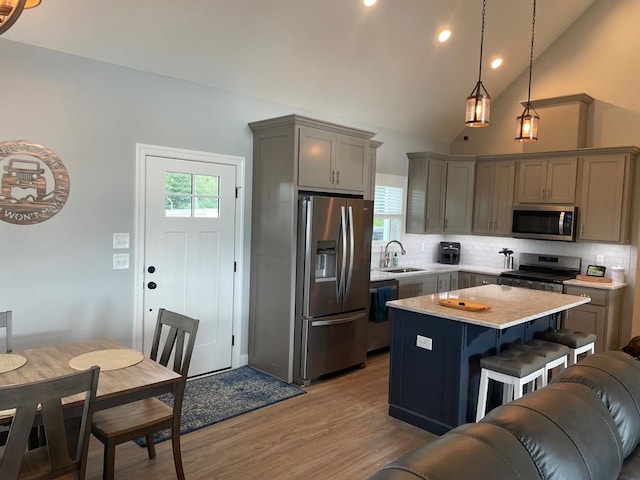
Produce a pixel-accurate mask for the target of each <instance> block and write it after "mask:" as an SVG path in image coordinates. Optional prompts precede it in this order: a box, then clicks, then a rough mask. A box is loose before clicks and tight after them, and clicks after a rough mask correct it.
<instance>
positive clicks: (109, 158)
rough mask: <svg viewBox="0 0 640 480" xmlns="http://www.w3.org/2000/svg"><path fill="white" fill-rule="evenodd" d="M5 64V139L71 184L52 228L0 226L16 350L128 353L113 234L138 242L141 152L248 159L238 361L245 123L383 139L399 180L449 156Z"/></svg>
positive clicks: (249, 104) (211, 102) (38, 51)
mask: <svg viewBox="0 0 640 480" xmlns="http://www.w3.org/2000/svg"><path fill="white" fill-rule="evenodd" d="M0 58H1V59H2V88H3V92H4V94H3V97H2V107H1V109H0V111H1V112H2V114H1V115H0V141H7V140H22V139H24V140H29V141H32V142H35V143H40V144H43V145H45V146H47V147H49V148H50V149H52V150H53V151H54V152H55V153H56V154H57V155H58V156H59V157H60V158H61V160H62V161H63V163H64V164H65V166H66V168H67V170H68V172H69V176H70V180H71V188H70V195H69V199H68V202H67V204H66V205H65V207H64V208H63V209H62V210H61V211H60V213H58V214H57V215H56V216H54V217H53V218H51V219H50V220H48V221H46V222H43V223H40V224H36V225H27V226H25V225H14V224H9V223H7V222H3V221H0V255H1V259H2V260H1V263H0V264H1V266H2V271H3V273H4V274H3V275H2V276H0V310H5V309H11V310H13V312H14V322H15V327H14V333H15V336H16V341H15V344H16V345H15V348H16V349H21V348H27V347H31V346H36V345H42V344H51V343H58V342H65V341H71V340H74V339H82V338H90V337H99V336H109V337H113V338H115V339H117V340H119V341H120V342H122V343H124V344H125V345H131V344H132V334H133V325H134V318H135V317H136V314H137V312H134V311H133V290H134V289H133V271H132V270H118V271H114V270H112V254H113V253H114V250H113V249H112V235H113V233H114V232H130V233H132V235H133V233H134V210H135V208H134V207H135V204H134V200H135V146H136V143H145V144H152V145H160V146H168V147H176V148H184V149H191V150H199V151H206V152H214V153H222V154H229V155H236V156H241V157H245V158H246V159H247V179H246V185H247V186H248V188H247V189H246V191H245V192H244V199H245V206H246V218H245V225H246V226H247V227H246V230H245V232H246V235H245V238H244V239H243V240H244V245H245V247H246V254H247V257H246V259H245V261H244V265H245V271H244V272H243V274H244V285H243V292H242V293H243V298H244V299H245V302H244V305H243V306H242V308H243V314H242V316H243V325H242V339H241V340H240V341H241V345H240V347H241V353H246V351H247V344H246V339H247V328H248V327H247V324H248V322H247V318H248V300H247V299H248V297H249V295H248V288H249V287H248V285H249V277H248V272H249V261H248V259H249V256H248V255H249V247H250V234H251V232H250V228H249V225H250V223H251V222H250V215H251V208H250V207H251V201H250V199H251V188H250V186H251V174H252V168H251V166H252V161H251V159H252V135H251V130H250V129H249V127H248V126H247V123H248V122H251V121H255V120H262V119H266V118H270V117H275V116H280V115H286V114H290V113H299V114H302V115H308V116H311V117H316V118H321V119H324V120H328V121H334V122H336V123H341V124H344V125H348V126H353V127H356V128H362V129H366V130H370V131H374V132H378V135H377V136H376V137H375V138H376V139H377V140H380V141H382V142H384V145H382V146H381V147H380V149H379V158H380V160H379V166H380V169H381V170H383V171H386V172H390V173H393V172H395V173H398V174H405V175H406V152H407V151H410V150H427V149H429V150H434V151H439V152H446V151H447V150H448V145H443V144H437V143H434V142H430V141H428V140H427V139H423V138H417V137H415V136H407V135H404V134H402V133H399V132H390V131H384V130H382V129H378V128H376V127H375V126H371V125H362V124H355V123H353V122H350V121H348V120H345V119H340V118H327V117H326V116H324V117H322V116H320V115H315V114H314V112H310V111H304V110H300V109H298V108H295V107H293V106H288V105H282V104H276V103H273V102H269V101H265V100H262V99H259V98H253V97H247V96H242V95H237V94H233V93H230V92H226V91H221V90H218V89H214V88H209V87H206V86H203V85H198V84H194V83H188V82H184V81H181V80H175V79H172V78H167V77H162V76H158V75H153V74H149V73H145V72H140V71H135V70H131V69H127V68H122V67H119V66H115V65H110V64H106V63H101V62H96V61H92V60H87V59H83V58H80V57H76V56H71V55H67V54H62V53H57V52H53V51H50V50H46V49H42V48H37V47H31V46H27V45H23V44H20V43H16V42H12V41H9V40H5V39H0ZM131 244H132V245H134V244H135V238H133V236H132V238H131ZM120 252H122V251H118V253H120ZM129 252H130V253H133V250H129ZM131 264H132V265H135V258H131Z"/></svg>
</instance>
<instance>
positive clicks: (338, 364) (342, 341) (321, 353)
mask: <svg viewBox="0 0 640 480" xmlns="http://www.w3.org/2000/svg"><path fill="white" fill-rule="evenodd" d="M298 207H299V208H298V212H299V219H298V220H299V221H298V255H297V262H296V325H295V337H294V343H295V345H294V380H295V381H296V382H298V383H301V384H308V383H309V382H310V381H311V380H312V379H314V378H316V377H318V376H320V375H324V374H327V373H331V372H336V371H338V370H342V369H344V368H347V367H351V366H354V365H360V364H362V365H364V363H365V361H366V357H367V307H368V304H369V298H370V297H369V272H370V269H371V235H372V228H373V227H372V225H373V202H372V201H370V200H362V199H357V198H344V197H329V196H315V195H313V196H304V197H300V199H299V205H298Z"/></svg>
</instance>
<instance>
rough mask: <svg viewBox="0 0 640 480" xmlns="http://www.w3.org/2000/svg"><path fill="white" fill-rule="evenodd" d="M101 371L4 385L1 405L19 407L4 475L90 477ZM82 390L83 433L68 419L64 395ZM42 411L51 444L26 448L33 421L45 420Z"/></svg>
mask: <svg viewBox="0 0 640 480" xmlns="http://www.w3.org/2000/svg"><path fill="white" fill-rule="evenodd" d="M99 373H100V369H99V368H98V367H93V368H91V369H89V370H85V371H83V372H78V373H73V374H70V375H65V376H62V377H56V378H52V379H50V380H41V381H39V382H33V383H24V384H18V385H10V386H6V387H0V409H2V410H9V409H15V414H14V416H13V420H12V422H11V428H10V430H9V435H8V437H7V444H6V446H5V447H4V449H3V452H2V457H1V460H0V478H2V479H4V478H7V479H18V480H20V479H29V480H46V479H53V478H59V477H61V476H63V475H69V476H70V475H72V477H70V478H76V479H84V478H85V472H86V465H87V452H88V449H89V435H90V433H91V430H90V426H91V420H92V415H93V410H94V404H95V398H96V389H97V386H98V375H99ZM81 393H84V395H85V397H84V407H83V408H82V416H81V419H80V429H79V432H78V429H77V426H78V424H77V422H72V423H69V422H65V416H68V415H67V413H68V412H65V411H64V409H63V407H62V403H61V399H62V398H64V397H69V396H71V395H76V394H81ZM39 405H40V407H39ZM38 414H40V415H41V420H42V422H43V424H44V432H45V435H46V438H47V444H46V445H45V446H42V447H39V448H37V449H34V450H27V444H28V442H29V436H30V434H31V431H32V427H33V425H34V421H36V422H38V421H39V420H40V418H38V417H37V415H38ZM67 420H69V419H67ZM65 478H67V477H65Z"/></svg>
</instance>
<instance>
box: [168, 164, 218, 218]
mask: <svg viewBox="0 0 640 480" xmlns="http://www.w3.org/2000/svg"><path fill="white" fill-rule="evenodd" d="M219 191H220V177H217V176H212V175H191V174H189V173H178V172H165V215H166V216H167V217H192V218H218V217H219V216H220V196H219Z"/></svg>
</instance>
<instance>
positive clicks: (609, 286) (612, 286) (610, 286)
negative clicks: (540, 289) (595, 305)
mask: <svg viewBox="0 0 640 480" xmlns="http://www.w3.org/2000/svg"><path fill="white" fill-rule="evenodd" d="M562 283H564V284H565V285H571V286H572V287H585V288H597V289H600V290H618V289H619V288H626V287H628V286H629V284H628V283H613V282H610V283H599V282H585V281H584V280H565V281H564V282H562Z"/></svg>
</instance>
